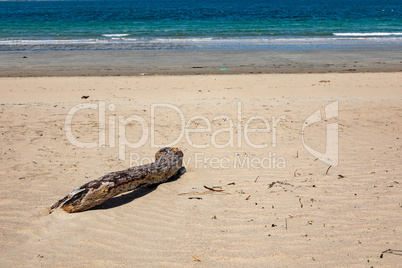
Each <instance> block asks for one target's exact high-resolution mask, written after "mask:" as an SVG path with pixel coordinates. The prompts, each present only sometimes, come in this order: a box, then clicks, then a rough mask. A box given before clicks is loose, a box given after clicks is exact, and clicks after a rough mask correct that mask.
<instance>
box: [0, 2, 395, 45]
mask: <svg viewBox="0 0 402 268" xmlns="http://www.w3.org/2000/svg"><path fill="white" fill-rule="evenodd" d="M351 48H352V49H353V48H359V49H360V48H397V49H400V48H402V1H401V0H219V1H218V0H131V1H124V0H113V1H94V0H92V1H72V0H71V1H0V52H1V53H8V52H18V51H24V52H26V51H33V52H35V51H52V50H119V49H274V50H303V49H306V50H308V49H351Z"/></svg>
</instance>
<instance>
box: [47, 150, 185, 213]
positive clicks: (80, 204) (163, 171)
mask: <svg viewBox="0 0 402 268" xmlns="http://www.w3.org/2000/svg"><path fill="white" fill-rule="evenodd" d="M182 164H183V152H182V151H181V150H180V149H178V148H170V147H165V148H162V149H160V150H159V151H158V152H157V153H156V154H155V162H153V163H151V164H147V165H142V166H137V167H132V168H129V169H126V170H122V171H117V172H111V173H109V174H106V175H105V176H103V177H100V178H99V179H97V180H93V181H90V182H88V183H86V184H84V185H82V186H80V187H78V188H77V189H75V190H74V191H72V192H71V193H69V194H68V195H66V196H65V197H64V198H63V199H60V200H59V201H57V202H56V203H54V204H53V205H52V206H51V207H50V211H49V213H52V212H53V211H54V210H55V209H58V208H61V209H64V210H65V211H67V212H69V213H72V212H80V211H84V210H87V209H90V208H92V207H95V206H97V205H99V204H102V203H103V202H105V201H106V200H108V199H109V198H112V197H114V196H116V195H118V194H121V193H123V192H127V191H132V190H135V189H137V188H139V187H142V186H149V185H152V184H159V183H162V182H166V181H167V180H168V179H169V178H170V177H172V176H173V175H175V174H176V173H177V172H178V171H179V170H180V169H181V167H182Z"/></svg>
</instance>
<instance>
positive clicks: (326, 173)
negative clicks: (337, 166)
mask: <svg viewBox="0 0 402 268" xmlns="http://www.w3.org/2000/svg"><path fill="white" fill-rule="evenodd" d="M331 167H332V166H329V167H328V169H327V172H325V175H328V170H329V169H330V168H331Z"/></svg>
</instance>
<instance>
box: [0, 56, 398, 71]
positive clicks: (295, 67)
mask: <svg viewBox="0 0 402 268" xmlns="http://www.w3.org/2000/svg"><path fill="white" fill-rule="evenodd" d="M399 56H400V49H387V50H384V51H382V50H378V49H362V50H354V49H353V50H299V51H275V50H117V51H53V52H35V53H24V52H18V53H12V54H0V77H53V76H67V77H68V76H139V75H204V74H271V73H362V72H370V73H372V72H400V71H402V64H401V60H400V57H399Z"/></svg>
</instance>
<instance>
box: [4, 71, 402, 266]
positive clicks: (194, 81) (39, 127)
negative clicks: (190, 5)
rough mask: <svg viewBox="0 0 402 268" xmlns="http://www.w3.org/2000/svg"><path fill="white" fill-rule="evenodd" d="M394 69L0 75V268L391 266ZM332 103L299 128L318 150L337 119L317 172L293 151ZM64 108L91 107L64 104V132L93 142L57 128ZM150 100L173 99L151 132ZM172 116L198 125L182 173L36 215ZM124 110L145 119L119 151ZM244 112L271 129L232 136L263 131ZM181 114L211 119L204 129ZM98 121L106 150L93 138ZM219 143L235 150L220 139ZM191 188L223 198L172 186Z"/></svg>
mask: <svg viewBox="0 0 402 268" xmlns="http://www.w3.org/2000/svg"><path fill="white" fill-rule="evenodd" d="M401 78H402V77H401V73H397V72H396V73H366V74H364V73H356V74H339V73H333V74H328V73H327V74H283V75H281V74H265V75H224V76H223V75H222V76H214V75H204V76H153V77H147V76H143V77H123V76H122V77H47V78H46V77H37V78H1V79H0V96H1V109H0V118H1V124H0V161H1V162H0V174H1V181H0V212H1V213H0V266H1V267H71V266H73V267H106V266H108V267H140V266H146V267H152V266H153V267H173V266H174V267H188V266H205V267H246V266H247V267H397V266H398V265H400V263H401V261H402V256H401V255H402V252H401V250H402V224H401V222H402V199H401V198H402V191H401V184H402V180H401V167H402V164H401V163H402V161H401V150H402V142H401V141H402V129H401V128H402V122H401V118H402V108H401V107H402V106H401V104H402V103H401V99H402V96H401V86H402V83H401ZM82 96H89V97H88V98H87V99H81V97H82ZM335 101H338V105H339V114H338V116H337V117H336V118H332V119H331V118H326V119H325V120H323V121H321V122H318V123H316V124H313V125H310V126H309V127H307V128H306V130H305V138H306V140H305V142H306V144H307V145H308V146H310V147H311V148H314V149H315V150H317V151H320V152H324V151H325V149H326V145H325V143H326V136H325V135H326V134H325V129H326V124H331V123H332V124H336V123H337V124H338V131H339V165H338V166H333V167H331V168H330V169H329V170H328V167H329V166H328V164H325V163H323V162H322V161H320V160H317V159H316V157H315V156H313V155H312V154H310V153H309V152H308V151H307V150H306V149H305V147H304V146H303V143H302V139H301V128H302V125H303V122H304V121H305V120H306V119H307V118H308V117H309V116H310V115H311V114H313V113H314V112H315V111H317V110H320V109H321V111H324V109H323V107H325V106H326V105H328V104H331V103H334V102H335ZM78 104H85V105H88V104H92V105H93V107H94V108H96V109H93V110H91V109H83V110H80V111H77V113H76V114H75V115H74V117H73V118H72V131H71V134H72V135H73V136H74V137H75V138H76V139H78V140H79V141H81V142H97V143H98V144H97V145H101V146H100V147H99V146H98V147H95V148H86V149H85V148H79V147H76V146H74V145H73V144H72V142H71V141H69V140H68V139H67V137H66V132H65V131H66V125H65V122H66V121H65V120H66V117H67V114H68V113H69V111H71V109H72V108H73V107H74V106H76V105H78ZM152 104H170V105H172V106H170V108H169V107H160V106H157V107H155V106H154V112H155V113H154V116H155V117H154V118H155V121H154V126H155V128H154V129H153V130H154V132H152V129H151V123H152V122H151V112H152ZM103 105H104V107H105V116H106V117H104V116H103V113H102V112H101V118H103V119H101V121H99V120H98V118H99V110H102V107H103ZM239 105H241V108H240V106H239ZM84 107H85V106H84ZM172 107H176V109H177V111H175V110H173V109H171V108H172ZM239 109H241V120H240V127H241V131H240V135H239V131H238V130H239V129H238V123H239V121H238V111H239ZM178 111H179V112H180V113H181V114H182V115H183V117H184V120H185V122H183V124H187V123H188V122H190V123H188V126H187V128H188V129H196V128H198V129H199V130H201V131H202V130H204V131H205V132H198V133H190V137H189V139H190V140H189V141H188V140H187V139H186V136H184V137H183V138H182V139H181V140H180V141H179V142H178V143H177V144H176V146H178V147H180V148H181V149H182V150H183V151H184V154H185V162H186V167H187V173H185V174H184V175H183V176H182V177H181V178H180V179H178V180H176V181H172V182H168V183H164V184H161V185H159V186H158V187H152V188H144V189H142V190H140V191H135V192H133V193H127V194H124V195H122V196H120V197H116V198H114V199H111V200H109V201H108V202H106V203H105V204H103V205H102V206H100V207H99V208H97V209H93V210H89V211H86V212H82V213H76V214H68V213H65V212H64V211H56V212H54V213H52V214H50V215H49V214H48V213H47V210H48V208H49V206H50V205H51V204H52V203H53V202H55V201H57V200H58V199H60V198H62V197H63V196H64V195H66V194H67V193H68V192H70V191H71V190H73V189H74V188H76V187H78V186H80V185H82V184H83V183H85V182H88V181H90V180H93V179H97V178H98V177H100V176H102V175H104V174H106V173H108V172H111V171H115V170H122V169H125V168H127V167H129V166H130V162H131V164H132V163H135V161H133V160H136V157H139V158H141V159H145V158H149V157H152V156H153V155H154V153H155V152H156V151H157V149H158V148H159V147H158V146H151V134H153V133H154V134H155V135H154V137H155V143H156V144H162V143H164V144H166V143H169V142H172V141H174V140H175V139H177V138H178V137H179V136H180V129H181V121H180V120H181V118H180V115H179V113H178ZM133 115H136V116H137V117H136V118H137V119H141V118H143V119H144V122H146V123H147V125H148V127H147V128H144V129H147V130H148V133H146V134H145V136H144V139H145V140H144V141H145V144H144V145H142V146H140V147H139V148H136V149H133V148H129V147H124V146H122V147H119V145H121V143H122V141H123V140H119V139H118V131H117V130H116V128H118V127H117V126H119V124H118V122H119V117H120V119H121V120H125V119H127V118H129V117H130V116H133ZM255 115H260V116H261V117H263V118H266V119H267V121H268V122H269V124H270V127H271V131H270V132H255V133H249V134H247V135H245V134H244V128H245V127H246V125H247V122H249V124H248V125H249V128H263V127H264V124H263V121H261V120H252V119H250V118H252V116H255ZM193 116H203V117H205V118H206V119H207V120H209V121H210V123H211V130H210V131H208V130H205V127H206V123H205V121H202V120H198V121H192V122H191V121H190V119H191V118H192V117H193ZM218 116H224V117H218ZM281 116H282V117H281ZM215 117H218V118H215ZM133 118H134V117H133ZM214 119H215V120H214ZM102 120H104V121H105V122H106V124H105V134H106V135H105V139H103V138H102V136H101V139H100V141H101V143H103V142H104V141H106V142H105V143H106V145H105V146H103V145H102V144H99V142H98V132H99V131H98V130H99V129H101V130H102ZM113 120H114V121H115V122H116V127H115V128H114V127H113ZM248 120H251V121H248ZM274 121H277V123H276V124H274V123H273V122H274ZM99 122H101V123H100V124H99ZM144 122H143V123H144ZM231 122H232V123H233V126H231V124H230V123H231ZM110 129H112V130H113V131H111V132H109V130H110ZM67 130H68V129H67ZM121 130H122V129H121V126H120V131H121ZM115 131H116V132H115ZM275 131H276V136H275V134H274V133H275ZM230 133H233V137H231V136H230ZM120 134H121V135H123V132H120ZM142 134H143V131H142V129H141V125H140V124H139V123H133V124H129V125H127V127H126V131H125V135H126V138H127V140H129V141H131V142H132V143H135V142H137V141H139V140H140V138H141V137H142ZM231 138H233V147H230V146H226V147H225V145H227V144H226V143H227V142H230V141H231ZM109 139H110V140H111V141H109ZM247 139H249V143H253V144H256V145H264V144H267V145H268V147H266V148H254V147H255V146H250V145H249V144H248V143H247ZM113 141H114V143H115V144H113ZM239 142H240V143H241V144H240V143H239ZM214 143H215V145H214ZM194 144H196V145H197V144H198V145H205V144H206V145H209V147H207V148H201V149H197V148H195V146H196V145H194ZM274 145H275V147H274ZM219 147H225V148H219ZM119 154H120V158H125V160H121V159H119ZM130 159H131V161H130ZM248 160H249V161H250V164H248V162H247V161H248ZM261 160H263V162H262V163H259V161H261ZM218 161H223V162H221V163H220V164H219V162H218ZM243 161H245V162H243ZM204 163H205V165H204ZM269 164H270V165H269ZM327 171H328V174H326V172H327ZM229 184H230V185H229ZM204 185H205V186H209V187H213V186H221V187H222V188H223V189H224V190H225V191H226V192H227V193H230V195H229V194H222V193H212V194H211V193H207V194H186V195H178V194H180V193H188V192H200V191H206V189H205V188H204ZM388 249H391V250H392V251H388V252H386V253H383V254H382V252H384V251H386V250H388ZM381 255H382V258H381ZM193 256H194V257H196V258H198V259H199V260H201V261H202V262H199V261H197V260H196V259H195V258H193Z"/></svg>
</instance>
